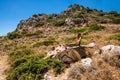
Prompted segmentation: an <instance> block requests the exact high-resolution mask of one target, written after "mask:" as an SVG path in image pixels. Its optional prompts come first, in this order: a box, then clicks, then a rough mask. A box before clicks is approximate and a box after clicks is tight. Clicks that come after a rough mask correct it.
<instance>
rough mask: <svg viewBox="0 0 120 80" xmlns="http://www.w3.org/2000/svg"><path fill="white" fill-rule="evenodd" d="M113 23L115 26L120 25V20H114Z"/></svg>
mask: <svg viewBox="0 0 120 80" xmlns="http://www.w3.org/2000/svg"><path fill="white" fill-rule="evenodd" d="M112 21H113V23H114V24H120V19H113V20H112Z"/></svg>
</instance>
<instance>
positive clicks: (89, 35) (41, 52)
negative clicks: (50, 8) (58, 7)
mask: <svg viewBox="0 0 120 80" xmlns="http://www.w3.org/2000/svg"><path fill="white" fill-rule="evenodd" d="M78 33H81V34H83V37H82V42H81V45H87V44H89V43H90V42H91V40H92V39H94V41H95V43H96V45H97V46H98V47H99V48H101V47H102V46H104V45H106V44H107V43H109V44H112V45H116V46H120V14H119V13H117V12H116V11H111V12H103V11H102V10H100V11H99V10H96V9H90V8H85V7H83V6H80V5H77V4H74V5H71V6H69V7H68V8H67V9H66V10H65V11H63V12H61V13H60V14H49V15H47V14H34V15H32V16H31V17H30V18H29V19H27V20H21V21H20V23H19V24H18V26H17V28H16V30H15V31H13V32H10V33H8V34H7V36H3V37H1V38H0V55H1V59H0V65H1V66H0V70H1V71H0V79H1V78H4V79H5V78H6V79H7V80H18V79H19V80H41V79H43V76H44V75H45V74H46V72H48V73H50V74H49V76H51V78H52V80H63V79H65V78H68V77H69V78H70V79H71V78H72V79H75V80H106V79H109V80H119V79H120V77H119V75H120V59H119V58H113V57H112V58H108V57H104V58H101V57H100V56H99V55H94V54H93V53H90V55H89V57H90V58H92V60H93V61H94V64H92V66H91V67H90V68H88V69H86V68H83V66H82V65H81V64H80V63H81V60H79V61H76V62H75V63H71V64H70V65H68V64H67V65H66V64H63V63H61V61H60V60H58V59H51V58H48V59H43V58H44V57H46V55H47V52H49V51H50V50H51V48H52V47H57V46H58V45H65V44H70V43H75V42H76V36H77V34H78ZM86 50H89V49H86ZM90 52H91V49H90ZM87 57H88V56H87ZM4 66H5V67H4ZM54 75H55V76H54Z"/></svg>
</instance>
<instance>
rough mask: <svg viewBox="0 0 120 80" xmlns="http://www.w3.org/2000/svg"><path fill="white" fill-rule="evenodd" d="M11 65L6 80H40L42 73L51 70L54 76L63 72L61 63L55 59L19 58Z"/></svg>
mask: <svg viewBox="0 0 120 80" xmlns="http://www.w3.org/2000/svg"><path fill="white" fill-rule="evenodd" d="M12 65H14V66H12V67H11V69H10V71H9V73H8V76H7V80H41V79H43V75H44V73H46V72H47V71H48V70H49V69H51V68H53V71H54V72H55V74H58V73H60V72H61V71H63V69H64V68H63V67H62V66H61V62H60V61H59V60H57V59H50V58H47V59H41V58H37V57H31V58H21V59H19V60H16V61H15V62H14V63H13V64H12Z"/></svg>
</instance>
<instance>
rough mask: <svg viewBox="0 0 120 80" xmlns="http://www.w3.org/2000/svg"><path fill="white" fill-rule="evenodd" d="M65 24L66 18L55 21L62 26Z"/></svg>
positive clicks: (56, 24)
mask: <svg viewBox="0 0 120 80" xmlns="http://www.w3.org/2000/svg"><path fill="white" fill-rule="evenodd" d="M64 24H65V20H61V21H56V22H55V23H54V26H62V25H64Z"/></svg>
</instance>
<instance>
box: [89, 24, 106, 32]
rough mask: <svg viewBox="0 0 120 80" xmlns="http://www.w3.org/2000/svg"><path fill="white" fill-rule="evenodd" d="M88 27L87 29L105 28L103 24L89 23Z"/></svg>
mask: <svg viewBox="0 0 120 80" xmlns="http://www.w3.org/2000/svg"><path fill="white" fill-rule="evenodd" d="M88 27H89V31H98V30H104V29H105V27H104V26H100V25H97V24H91V25H89V26H88Z"/></svg>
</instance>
